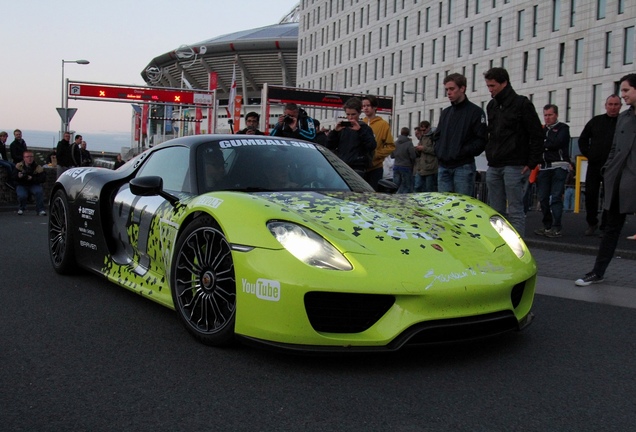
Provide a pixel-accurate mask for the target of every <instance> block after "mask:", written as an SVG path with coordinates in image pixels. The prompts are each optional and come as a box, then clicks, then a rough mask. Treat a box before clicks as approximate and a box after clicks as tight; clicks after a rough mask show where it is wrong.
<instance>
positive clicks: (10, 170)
mask: <svg viewBox="0 0 636 432" xmlns="http://www.w3.org/2000/svg"><path fill="white" fill-rule="evenodd" d="M0 167H2V168H4V169H5V170H7V183H9V184H10V185H11V186H13V187H15V181H13V170H14V169H15V165H13V163H12V162H9V161H6V160H4V159H0Z"/></svg>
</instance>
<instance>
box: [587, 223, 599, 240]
mask: <svg viewBox="0 0 636 432" xmlns="http://www.w3.org/2000/svg"><path fill="white" fill-rule="evenodd" d="M597 228H598V225H590V226H589V227H587V229H586V230H585V235H586V236H587V237H591V236H593V235H594V233H595V232H596V229H597Z"/></svg>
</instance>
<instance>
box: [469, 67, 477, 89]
mask: <svg viewBox="0 0 636 432" xmlns="http://www.w3.org/2000/svg"><path fill="white" fill-rule="evenodd" d="M470 82H471V88H472V91H473V92H476V91H477V63H473V72H472V77H471V79H470Z"/></svg>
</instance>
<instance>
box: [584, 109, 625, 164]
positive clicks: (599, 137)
mask: <svg viewBox="0 0 636 432" xmlns="http://www.w3.org/2000/svg"><path fill="white" fill-rule="evenodd" d="M617 120H618V116H616V117H610V116H608V115H607V114H601V115H597V116H594V117H593V118H592V120H590V121H589V122H587V124H586V125H585V127H584V128H583V132H581V136H580V137H579V150H581V154H582V155H583V156H585V157H586V158H587V160H588V163H589V164H590V165H597V166H599V167H601V166H603V164H604V163H605V162H606V161H607V156H609V152H610V149H611V148H612V140H613V139H614V131H615V130H616V121H617Z"/></svg>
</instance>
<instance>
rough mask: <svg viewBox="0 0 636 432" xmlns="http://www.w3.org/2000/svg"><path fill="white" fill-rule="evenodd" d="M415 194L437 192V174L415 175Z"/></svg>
mask: <svg viewBox="0 0 636 432" xmlns="http://www.w3.org/2000/svg"><path fill="white" fill-rule="evenodd" d="M414 190H415V192H437V174H429V175H424V176H423V175H419V174H415V186H414Z"/></svg>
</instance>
